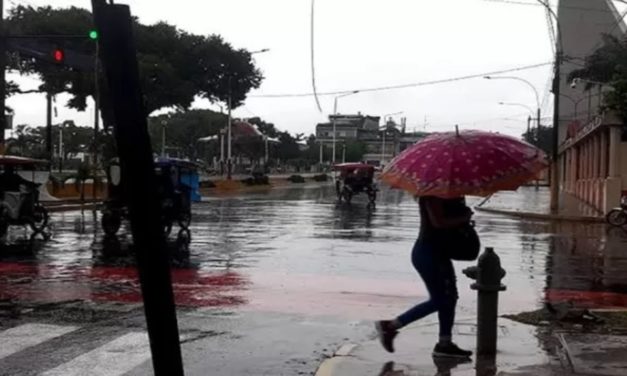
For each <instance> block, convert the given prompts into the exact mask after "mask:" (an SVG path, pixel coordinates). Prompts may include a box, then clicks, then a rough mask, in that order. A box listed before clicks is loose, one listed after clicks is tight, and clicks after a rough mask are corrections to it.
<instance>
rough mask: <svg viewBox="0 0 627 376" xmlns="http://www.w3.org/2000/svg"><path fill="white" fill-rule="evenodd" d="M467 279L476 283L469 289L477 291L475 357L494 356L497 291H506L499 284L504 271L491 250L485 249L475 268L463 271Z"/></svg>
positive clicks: (498, 259)
mask: <svg viewBox="0 0 627 376" xmlns="http://www.w3.org/2000/svg"><path fill="white" fill-rule="evenodd" d="M463 272H464V274H465V275H466V276H467V277H468V278H472V279H475V280H476V281H477V282H475V283H473V284H472V285H471V286H470V287H471V288H472V289H473V290H477V295H478V299H477V355H489V356H492V355H495V354H496V343H497V337H498V306H499V291H504V290H505V289H506V287H505V285H503V284H501V279H503V277H504V276H505V270H503V268H501V260H500V258H499V256H498V255H497V254H496V253H495V252H494V249H493V248H486V249H485V251H484V252H483V254H481V256H479V260H478V262H477V266H472V267H469V268H466V269H464V271H463Z"/></svg>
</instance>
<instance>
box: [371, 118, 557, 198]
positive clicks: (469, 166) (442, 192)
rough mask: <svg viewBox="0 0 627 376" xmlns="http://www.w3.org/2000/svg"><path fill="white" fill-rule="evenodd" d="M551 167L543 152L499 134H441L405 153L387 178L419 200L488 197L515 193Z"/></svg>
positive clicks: (389, 168)
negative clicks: (500, 193) (501, 192)
mask: <svg viewBox="0 0 627 376" xmlns="http://www.w3.org/2000/svg"><path fill="white" fill-rule="evenodd" d="M547 166H548V164H547V160H546V155H545V154H544V153H543V152H542V151H541V150H540V149H538V148H536V147H534V146H532V145H530V144H528V143H526V142H523V141H520V140H517V139H515V138H513V137H509V136H504V135H501V134H498V133H490V132H482V131H474V130H469V131H461V132H458V131H455V132H447V133H435V134H433V135H431V136H429V137H427V138H425V139H423V140H422V141H419V142H418V143H416V144H415V145H413V146H411V147H409V148H408V149H406V150H404V151H403V152H402V153H401V154H399V155H398V156H397V157H396V158H394V160H392V162H390V163H389V164H388V165H387V166H386V167H385V169H384V170H383V173H382V174H381V180H383V181H384V182H386V183H388V184H390V185H391V186H392V187H394V188H401V189H404V190H406V191H408V192H410V193H412V194H413V195H416V196H437V197H443V198H452V197H459V196H466V195H471V196H487V195H490V194H492V193H495V192H497V191H503V190H515V189H517V188H518V187H520V186H521V185H522V184H524V183H526V182H528V181H530V180H533V179H535V178H537V176H538V173H539V172H540V171H542V170H544V169H545V168H546V167H547Z"/></svg>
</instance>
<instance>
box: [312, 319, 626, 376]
mask: <svg viewBox="0 0 627 376" xmlns="http://www.w3.org/2000/svg"><path fill="white" fill-rule="evenodd" d="M474 321H475V320H474V319H471V320H463V321H458V322H457V323H456V325H455V333H454V340H455V342H456V343H458V344H459V345H460V347H462V348H467V349H471V350H474V349H475V340H476V337H475V334H476V326H475V324H474ZM437 333H438V325H437V323H430V324H423V325H420V324H418V325H412V326H410V327H408V328H406V329H404V330H403V331H402V332H401V333H400V334H399V335H398V337H397V338H396V341H395V346H396V352H395V353H394V354H389V353H387V352H385V351H384V350H383V348H382V347H381V344H380V343H379V341H378V340H377V339H376V338H374V337H375V334H374V328H373V339H372V340H369V341H367V342H364V343H358V344H351V343H347V344H345V345H344V346H342V347H341V348H340V349H339V350H338V351H337V352H336V353H335V355H334V356H333V357H331V358H329V359H327V360H325V361H324V362H323V363H322V364H321V366H320V367H319V369H318V371H317V373H316V376H352V375H359V376H409V375H411V376H433V375H436V376H438V375H441V376H444V375H447V376H471V375H472V376H478V375H481V376H495V375H499V376H510V375H511V376H514V375H516V376H549V375H551V376H558V375H559V376H562V375H563V376H565V375H575V374H576V375H590V376H592V375H595V376H601V375H602V376H619V375H625V374H627V372H626V371H625V370H626V369H627V346H625V344H626V343H627V340H626V339H625V338H626V337H621V336H599V335H594V334H568V333H559V334H556V335H550V336H548V338H543V337H547V336H539V335H537V333H538V331H537V329H536V328H535V327H532V326H528V325H525V324H520V323H517V322H514V321H511V320H508V319H503V318H501V319H499V342H498V349H499V352H498V354H497V356H496V358H489V359H481V358H479V359H478V358H477V357H476V356H473V359H472V361H468V362H465V363H464V362H461V363H460V362H459V361H455V360H437V359H434V358H433V357H432V356H431V352H432V350H433V346H434V343H435V341H436V340H437ZM547 351H551V352H552V353H553V354H549V353H548V352H547Z"/></svg>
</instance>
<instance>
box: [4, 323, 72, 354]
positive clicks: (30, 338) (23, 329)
mask: <svg viewBox="0 0 627 376" xmlns="http://www.w3.org/2000/svg"><path fill="white" fill-rule="evenodd" d="M76 329H78V328H77V327H75V326H60V325H50V324H36V323H33V324H24V325H20V326H16V327H14V328H11V329H7V330H5V331H2V332H0V359H2V358H5V357H7V356H9V355H11V354H15V353H17V352H20V351H22V350H24V349H26V348H28V347H32V346H35V345H38V344H40V343H43V342H46V341H49V340H51V339H53V338H56V337H60V336H62V335H64V334H67V333H70V332H72V331H74V330H76Z"/></svg>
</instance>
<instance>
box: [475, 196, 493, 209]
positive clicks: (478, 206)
mask: <svg viewBox="0 0 627 376" xmlns="http://www.w3.org/2000/svg"><path fill="white" fill-rule="evenodd" d="M491 198H492V195H489V196H488V197H486V198H484V199H483V200H482V201H481V202H480V203H479V205H477V206H476V207H477V208H480V207H482V206H483V204H485V203H486V202H488V200H489V199H491Z"/></svg>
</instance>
